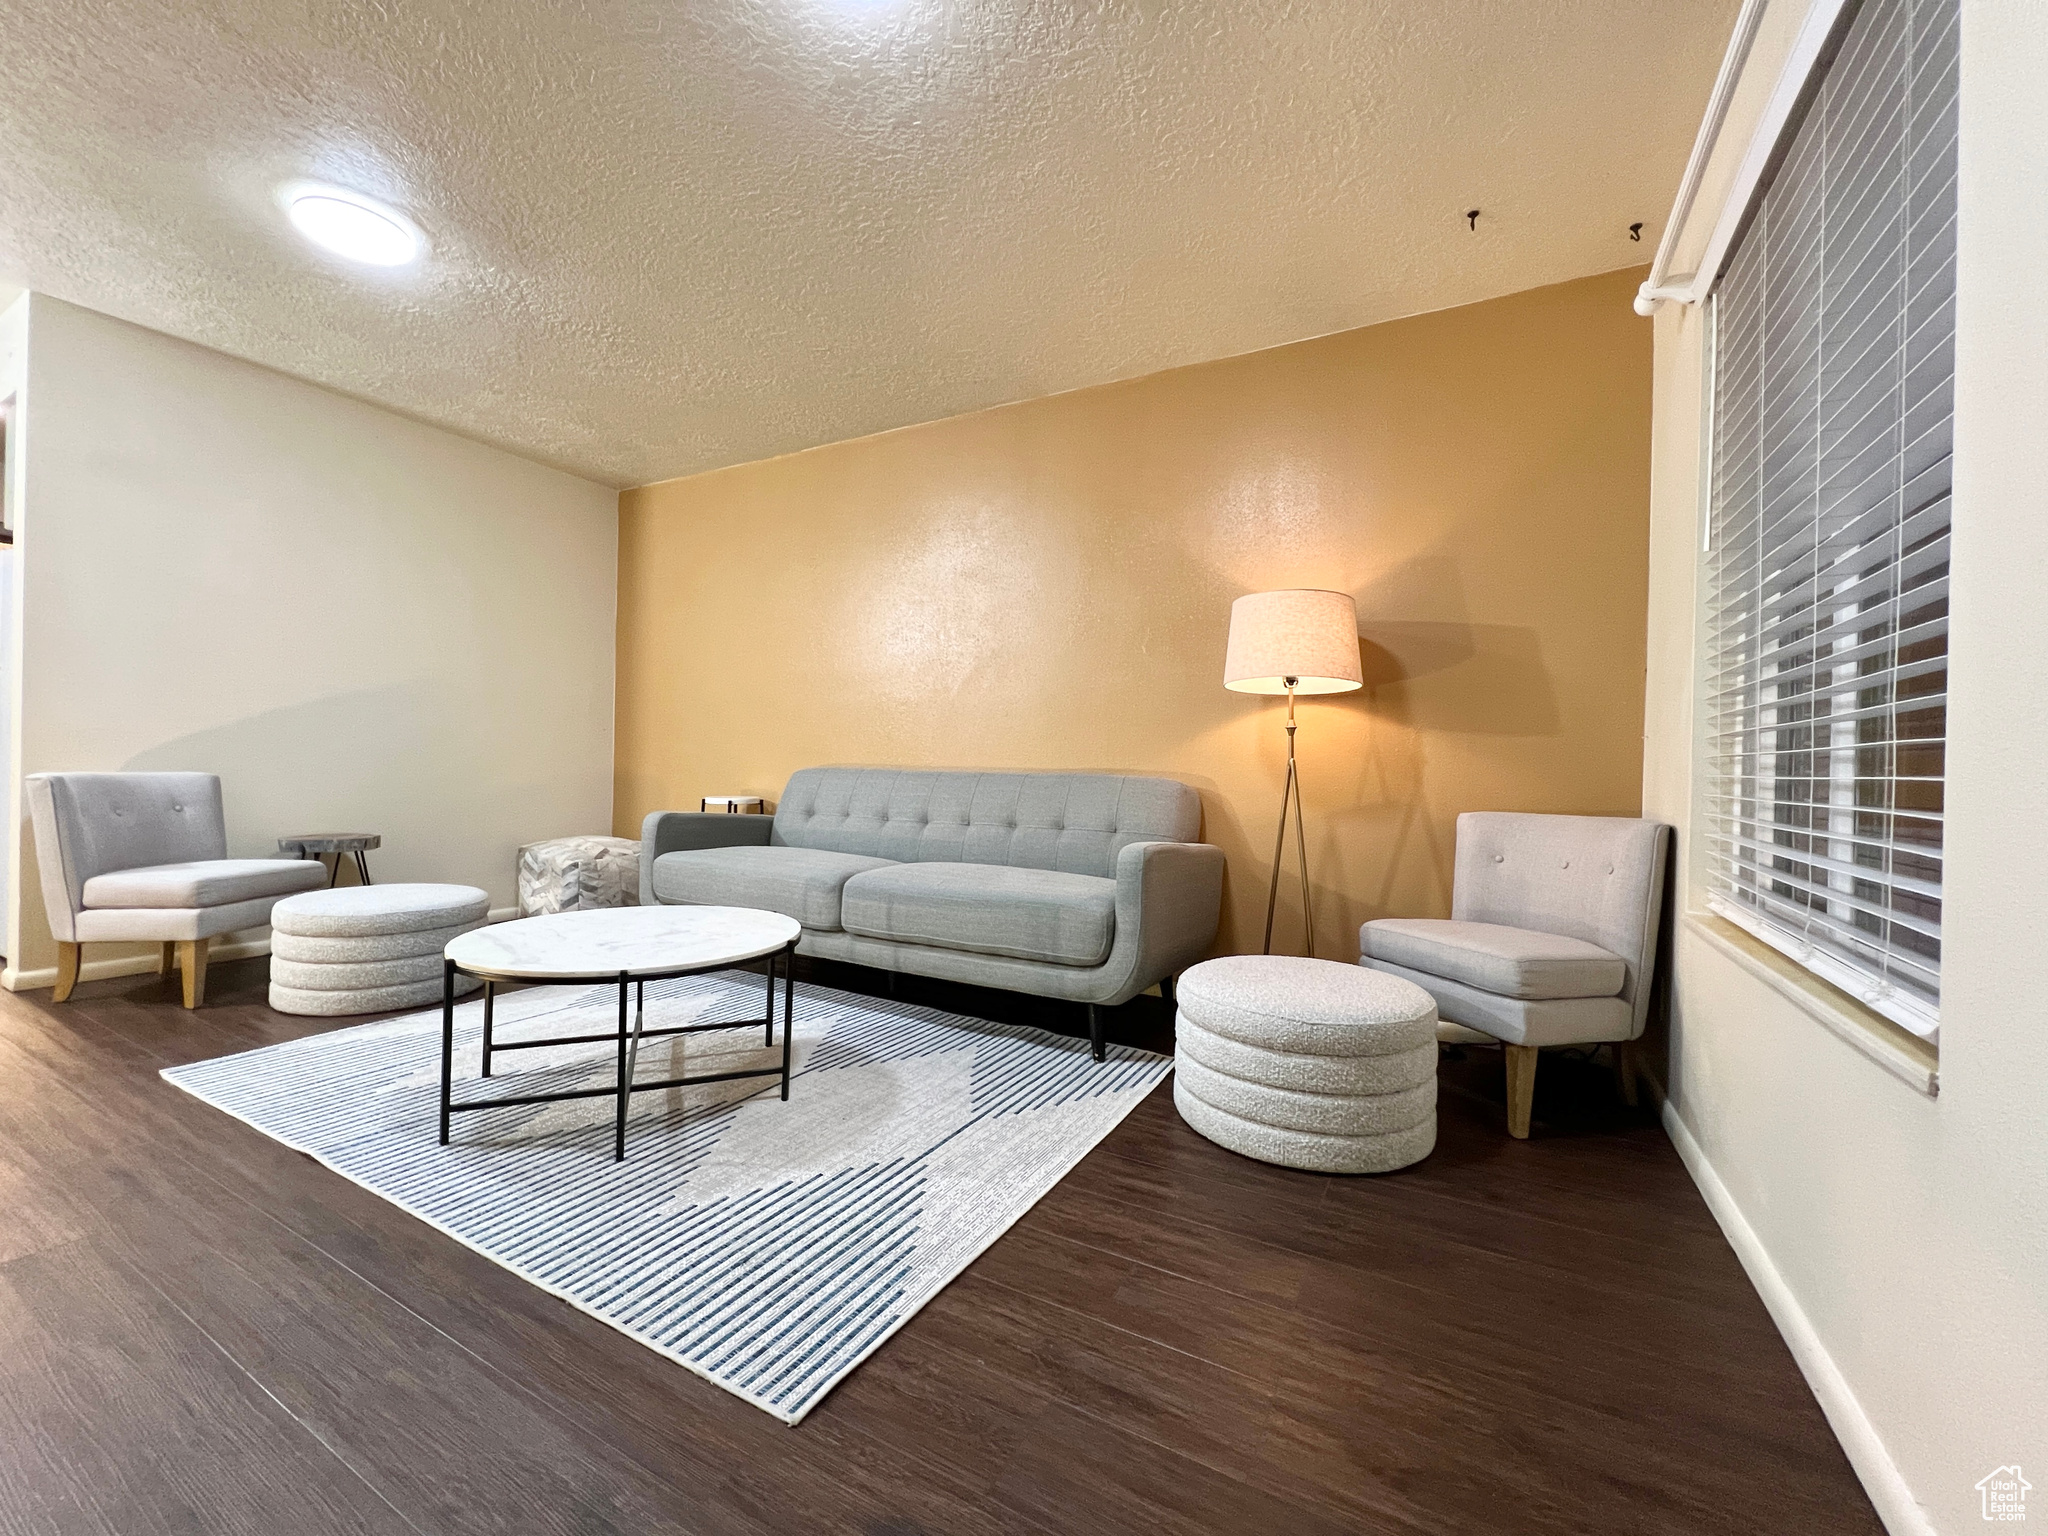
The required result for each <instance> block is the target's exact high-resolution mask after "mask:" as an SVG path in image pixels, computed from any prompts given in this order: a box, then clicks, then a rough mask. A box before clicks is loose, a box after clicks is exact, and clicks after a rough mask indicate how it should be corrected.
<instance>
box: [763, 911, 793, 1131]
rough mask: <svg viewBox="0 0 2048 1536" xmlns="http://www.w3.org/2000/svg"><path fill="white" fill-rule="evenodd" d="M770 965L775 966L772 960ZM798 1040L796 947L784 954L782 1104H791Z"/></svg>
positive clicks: (772, 982) (771, 997)
mask: <svg viewBox="0 0 2048 1536" xmlns="http://www.w3.org/2000/svg"><path fill="white" fill-rule="evenodd" d="M769 964H770V965H771V966H772V965H773V964H774V961H773V960H770V962H769ZM768 985H769V988H770V994H769V1010H768V1011H769V1013H770V1015H771V1016H772V1015H773V1013H774V1011H775V1009H774V993H773V988H774V985H775V980H774V972H773V971H770V972H769V981H768ZM795 1039H796V945H795V944H794V943H792V944H791V945H790V946H789V948H787V949H785V950H784V951H783V952H782V1102H783V1103H785V1104H787V1103H788V1102H789V1049H790V1044H791V1042H792V1041H794V1040H795Z"/></svg>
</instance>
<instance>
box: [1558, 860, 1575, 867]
mask: <svg viewBox="0 0 2048 1536" xmlns="http://www.w3.org/2000/svg"><path fill="white" fill-rule="evenodd" d="M1557 867H1558V868H1559V869H1570V868H1571V867H1572V861H1571V860H1570V859H1559V860H1558V861H1557Z"/></svg>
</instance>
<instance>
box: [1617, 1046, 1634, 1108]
mask: <svg viewBox="0 0 2048 1536" xmlns="http://www.w3.org/2000/svg"><path fill="white" fill-rule="evenodd" d="M1614 1081H1615V1086H1616V1087H1618V1088H1620V1089H1621V1102H1622V1103H1624V1104H1626V1105H1627V1106H1628V1107H1629V1108H1630V1109H1634V1108H1635V1107H1636V1043H1635V1041H1633V1040H1617V1041H1615V1042H1614Z"/></svg>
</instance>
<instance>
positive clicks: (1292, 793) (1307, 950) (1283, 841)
mask: <svg viewBox="0 0 2048 1536" xmlns="http://www.w3.org/2000/svg"><path fill="white" fill-rule="evenodd" d="M1280 681H1281V683H1282V685H1284V686H1285V688H1286V689H1287V781H1286V783H1284V784H1282V785H1281V786H1280V826H1279V829H1278V830H1277V831H1276V832H1275V833H1274V834H1273V883H1272V884H1271V885H1269V886H1268V887H1267V888H1266V942H1265V943H1264V944H1262V945H1261V946H1260V947H1259V953H1260V954H1262V955H1270V954H1271V953H1273V911H1274V908H1275V907H1276V906H1277V905H1278V904H1279V901H1280V858H1281V855H1283V854H1284V853H1285V852H1286V851H1287V805H1288V802H1289V801H1290V800H1291V801H1292V802H1293V803H1294V857H1295V862H1296V863H1298V864H1299V865H1300V866H1301V921H1302V927H1303V930H1304V935H1305V937H1304V943H1303V953H1304V954H1306V955H1308V956H1310V957H1311V958H1313V957H1314V955H1315V952H1316V913H1315V907H1314V906H1313V905H1312V904H1311V902H1310V900H1309V894H1308V838H1307V835H1306V834H1305V833H1304V832H1303V830H1302V819H1303V817H1302V809H1301V777H1300V774H1299V773H1298V772H1297V770H1296V769H1295V766H1294V690H1295V687H1296V685H1297V684H1298V683H1299V682H1300V681H1301V680H1300V679H1299V678H1295V677H1283V678H1281V679H1280Z"/></svg>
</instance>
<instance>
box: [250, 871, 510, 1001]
mask: <svg viewBox="0 0 2048 1536" xmlns="http://www.w3.org/2000/svg"><path fill="white" fill-rule="evenodd" d="M490 909H491V899H490V897H489V896H487V895H486V894H485V893H484V892H482V891H480V890H478V889H477V888H476V887H475V886H473V885H345V886H341V887H338V888H337V889H335V890H331V891H308V892H306V893H305V894H304V895H302V896H292V897H288V898H286V899H285V900H283V901H280V902H279V903H278V904H277V905H276V906H274V907H272V908H271V909H270V1006H271V1007H273V1008H275V1009H276V1010H277V1011H278V1012H279V1013H304V1014H316V1015H324V1014H343V1013H376V1012H378V1011H380V1010H382V1009H385V1008H411V1007H415V1006H417V1005H419V1004H421V1003H438V1002H439V1001H440V1000H441V983H442V975H441V951H442V949H444V948H445V947H446V946H447V943H448V941H449V940H450V939H452V938H454V937H455V936H456V935H457V934H458V933H467V932H469V930H470V929H472V928H476V927H480V926H481V925H482V923H483V921H484V919H485V917H486V916H487V915H488V914H489V912H490ZM482 985H483V983H482V982H481V981H479V980H478V979H477V978H476V977H474V976H457V977H456V978H455V990H456V992H457V993H458V994H460V993H465V992H474V991H475V990H476V989H477V988H478V987H480V986H482Z"/></svg>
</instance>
